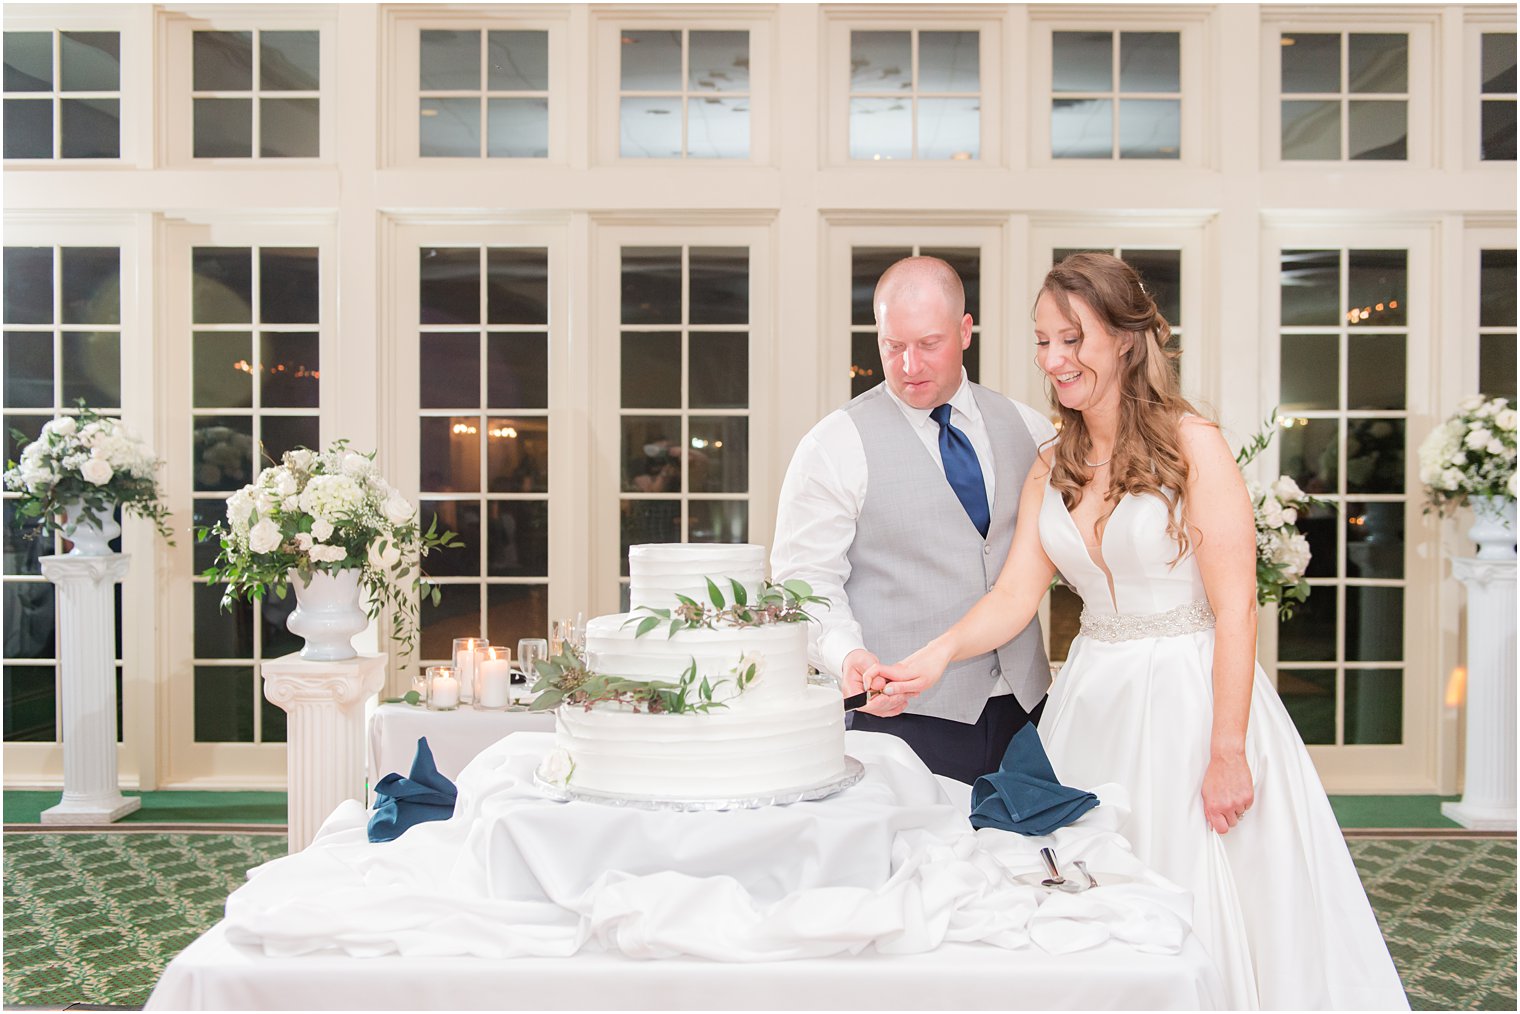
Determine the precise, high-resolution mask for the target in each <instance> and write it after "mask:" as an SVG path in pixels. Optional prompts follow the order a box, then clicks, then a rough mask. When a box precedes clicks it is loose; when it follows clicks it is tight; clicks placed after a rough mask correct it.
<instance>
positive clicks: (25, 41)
mask: <svg viewBox="0 0 1520 1014" xmlns="http://www.w3.org/2000/svg"><path fill="white" fill-rule="evenodd" d="M1485 52H1487V49H1486V47H1485ZM5 90H6V91H8V92H46V91H52V90H53V33H52V32H6V33H5ZM1510 90H1511V91H1513V90H1514V89H1510Z"/></svg>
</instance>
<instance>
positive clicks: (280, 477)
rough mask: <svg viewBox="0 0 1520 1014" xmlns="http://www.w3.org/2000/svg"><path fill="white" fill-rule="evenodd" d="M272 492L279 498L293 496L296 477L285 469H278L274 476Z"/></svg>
mask: <svg viewBox="0 0 1520 1014" xmlns="http://www.w3.org/2000/svg"><path fill="white" fill-rule="evenodd" d="M274 491H275V492H276V493H278V494H279V495H280V496H281V497H289V496H295V492H296V477H295V476H293V475H291V474H290V472H289V471H287V470H286V469H283V468H282V469H280V470H279V471H278V472H276V473H275V476H274Z"/></svg>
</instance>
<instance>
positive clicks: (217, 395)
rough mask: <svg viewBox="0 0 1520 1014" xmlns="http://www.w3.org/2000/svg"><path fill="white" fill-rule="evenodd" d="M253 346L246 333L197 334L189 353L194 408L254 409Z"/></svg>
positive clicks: (209, 332) (218, 332) (216, 332)
mask: <svg viewBox="0 0 1520 1014" xmlns="http://www.w3.org/2000/svg"><path fill="white" fill-rule="evenodd" d="M252 351H253V346H252V344H251V336H250V335H249V333H248V332H247V331H198V332H196V334H195V337H194V339H193V346H192V349H191V353H190V362H191V373H192V376H193V378H194V379H193V381H192V383H191V397H192V400H193V403H194V405H195V407H196V408H248V407H250V406H252V405H253V354H252Z"/></svg>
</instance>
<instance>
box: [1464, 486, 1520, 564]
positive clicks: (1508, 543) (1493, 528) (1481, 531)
mask: <svg viewBox="0 0 1520 1014" xmlns="http://www.w3.org/2000/svg"><path fill="white" fill-rule="evenodd" d="M1471 500H1472V509H1473V525H1472V527H1471V528H1469V529H1468V530H1467V537H1468V538H1469V539H1472V540H1473V541H1474V542H1476V543H1477V544H1478V559H1480V560H1513V559H1515V501H1513V500H1511V499H1510V498H1509V497H1507V496H1475V497H1472V498H1471Z"/></svg>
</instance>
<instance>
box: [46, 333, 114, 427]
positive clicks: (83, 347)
mask: <svg viewBox="0 0 1520 1014" xmlns="http://www.w3.org/2000/svg"><path fill="white" fill-rule="evenodd" d="M59 341H60V343H61V344H62V346H63V400H64V403H65V404H73V403H74V402H75V401H77V400H78V399H80V398H83V399H84V400H85V402H86V403H88V404H89V405H90V406H91V407H92V408H120V407H121V334H120V332H117V331H96V332H83V333H81V332H79V331H65V332H63V334H62V335H60V336H59Z"/></svg>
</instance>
